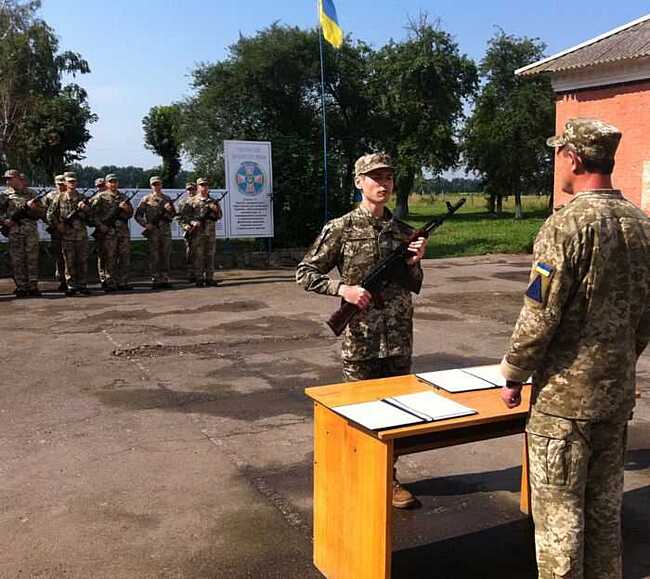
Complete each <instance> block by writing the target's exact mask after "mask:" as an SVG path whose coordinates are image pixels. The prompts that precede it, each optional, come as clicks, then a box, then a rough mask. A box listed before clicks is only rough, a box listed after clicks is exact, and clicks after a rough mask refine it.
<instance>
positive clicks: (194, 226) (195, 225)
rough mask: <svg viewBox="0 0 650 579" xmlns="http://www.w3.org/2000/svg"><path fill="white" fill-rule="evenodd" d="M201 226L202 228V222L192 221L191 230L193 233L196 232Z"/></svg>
mask: <svg viewBox="0 0 650 579" xmlns="http://www.w3.org/2000/svg"><path fill="white" fill-rule="evenodd" d="M200 226H201V222H200V221H192V222H191V223H190V228H191V230H192V231H194V230H195V229H197V228H199V227H200Z"/></svg>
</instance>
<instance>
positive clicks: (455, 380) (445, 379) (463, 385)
mask: <svg viewBox="0 0 650 579" xmlns="http://www.w3.org/2000/svg"><path fill="white" fill-rule="evenodd" d="M416 376H417V377H418V378H419V379H420V380H423V381H424V382H428V383H429V384H433V385H434V386H437V387H438V388H442V389H443V390H446V391H447V392H469V391H470V390H486V389H488V388H498V387H501V386H505V385H506V379H505V378H504V377H503V376H502V375H501V371H500V369H499V364H492V365H490V366H472V367H470V368H455V369H453V370H440V371H439V372H422V373H420V374H416ZM529 380H530V379H529ZM529 380H526V382H528V381H529Z"/></svg>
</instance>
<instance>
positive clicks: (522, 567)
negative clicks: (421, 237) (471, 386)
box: [0, 255, 650, 579]
mask: <svg viewBox="0 0 650 579" xmlns="http://www.w3.org/2000/svg"><path fill="white" fill-rule="evenodd" d="M529 260H530V258H529V256H503V255H498V256H488V257H476V258H466V259H445V260H436V261H431V260H429V261H425V262H424V268H425V281H424V287H423V291H422V294H421V295H420V296H418V297H417V299H416V315H415V356H414V370H415V371H427V370H435V369H443V368H450V367H455V366H461V365H473V364H487V363H493V362H496V361H498V360H499V358H500V356H501V354H502V353H503V350H504V348H505V345H506V342H507V339H508V336H509V335H510V331H511V329H512V324H513V322H514V320H515V319H516V316H517V313H518V311H519V308H520V306H521V301H522V292H523V290H524V289H525V284H526V280H527V279H528V270H529ZM218 276H219V277H220V279H221V280H222V282H223V283H222V285H221V286H219V287H217V288H206V289H197V288H194V287H192V288H189V287H186V286H183V285H182V284H179V286H178V287H179V289H176V290H173V291H166V292H149V291H148V290H147V288H146V285H145V284H144V283H143V284H142V285H141V286H137V287H136V290H135V291H133V292H131V293H128V294H110V295H103V294H101V293H99V292H98V293H97V294H96V295H94V296H92V297H88V298H75V299H65V298H62V297H61V296H60V295H59V294H55V293H46V295H45V297H44V298H42V299H32V300H20V301H17V300H14V299H13V298H12V297H11V296H10V295H9V294H10V292H11V290H12V289H13V287H12V283H11V282H10V280H8V279H2V280H0V320H1V321H2V323H1V328H2V329H1V331H0V352H1V353H0V359H1V361H2V363H1V366H0V367H1V373H2V374H1V376H2V377H1V379H0V380H1V389H0V481H1V484H0V553H1V555H0V577H3V578H4V577H38V578H45V577H75V578H76V577H79V578H89V577H93V578H95V577H101V578H104V577H106V578H109V577H110V578H145V577H152V578H153V577H163V578H203V577H206V578H207V577H218V578H221V577H223V578H239V577H269V578H275V577H277V578H309V577H319V576H320V574H319V573H318V572H317V571H316V570H315V569H314V568H313V566H312V563H311V549H312V545H311V516H312V458H313V454H312V445H313V438H312V426H313V422H312V409H311V405H310V403H309V401H308V400H307V399H306V398H305V396H304V395H303V389H304V388H305V387H307V386H312V385H318V384H328V383H333V382H340V370H339V366H340V364H339V356H338V343H337V340H336V339H335V338H334V337H333V336H332V335H331V333H330V331H329V329H328V328H327V327H326V326H325V324H324V320H325V319H326V317H327V316H328V315H329V313H330V312H331V311H333V310H334V309H335V308H336V307H337V303H338V302H337V300H335V299H328V298H325V297H320V296H315V295H313V294H307V293H305V292H304V291H302V290H301V289H300V288H298V287H297V286H296V284H295V282H294V277H293V270H292V269H275V270H263V271H256V270H229V271H223V272H220V273H219V274H218ZM136 285H137V284H136ZM54 287H55V284H54V283H53V282H50V283H49V284H48V283H46V284H44V289H46V290H47V289H52V288H54ZM639 385H640V391H641V398H640V399H639V401H638V406H637V411H636V413H635V417H634V420H633V422H632V423H631V427H630V437H629V453H628V459H627V465H626V492H625V502H624V534H625V563H626V571H625V576H626V577H627V578H630V579H640V578H643V577H650V549H648V533H649V529H650V354H646V355H644V356H643V357H642V359H641V360H640V363H639ZM521 442H522V441H521V437H520V436H515V437H509V438H502V439H498V440H492V441H486V442H481V443H475V444H469V445H464V446H458V447H453V448H448V449H441V450H436V451H432V452H427V453H421V454H417V455H412V456H408V457H404V458H403V459H400V475H401V478H402V479H403V481H405V482H406V483H407V484H408V487H409V488H410V489H411V490H412V491H413V492H415V493H416V494H417V495H418V496H419V497H420V500H421V502H422V506H421V508H419V509H417V510H413V511H408V512H397V513H396V514H395V531H394V545H395V553H394V556H393V569H394V573H393V576H394V577H396V578H400V577H401V578H407V577H408V578H413V577H440V578H446V579H447V578H453V579H463V578H474V577H480V578H490V577H495V578H496V577H503V576H508V577H517V578H526V577H534V576H535V567H534V555H533V547H532V531H531V526H530V523H529V521H528V519H527V518H525V517H524V516H523V515H521V513H520V512H519V510H518V500H519V495H518V490H519V476H520V466H519V465H520V453H521Z"/></svg>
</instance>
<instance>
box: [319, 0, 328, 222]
mask: <svg viewBox="0 0 650 579" xmlns="http://www.w3.org/2000/svg"><path fill="white" fill-rule="evenodd" d="M320 2H321V0H318V2H316V9H317V10H318V48H319V50H320V99H321V117H322V119H323V180H324V183H323V199H324V207H325V222H327V219H328V209H327V189H328V183H327V121H326V117H325V65H324V64H323V28H322V26H321V24H320Z"/></svg>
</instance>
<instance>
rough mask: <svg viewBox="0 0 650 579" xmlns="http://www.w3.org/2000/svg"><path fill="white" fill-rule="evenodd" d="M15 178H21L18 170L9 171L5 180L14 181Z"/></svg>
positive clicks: (6, 172)
mask: <svg viewBox="0 0 650 579" xmlns="http://www.w3.org/2000/svg"><path fill="white" fill-rule="evenodd" d="M14 177H20V171H18V170H17V169H7V170H6V171H5V175H4V178H5V179H13V178H14Z"/></svg>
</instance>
